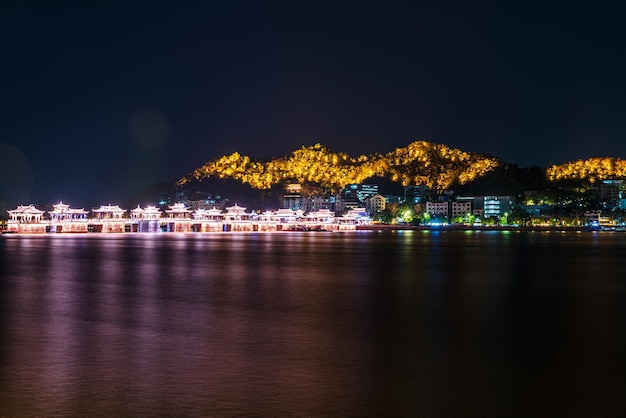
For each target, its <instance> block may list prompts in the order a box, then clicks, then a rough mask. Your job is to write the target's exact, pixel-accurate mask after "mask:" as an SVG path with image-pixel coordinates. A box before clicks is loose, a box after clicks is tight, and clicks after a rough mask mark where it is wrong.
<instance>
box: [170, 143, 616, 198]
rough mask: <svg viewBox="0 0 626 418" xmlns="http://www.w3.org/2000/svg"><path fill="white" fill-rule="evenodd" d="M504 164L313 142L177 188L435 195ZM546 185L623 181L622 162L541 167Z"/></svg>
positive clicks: (417, 148)
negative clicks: (220, 182)
mask: <svg viewBox="0 0 626 418" xmlns="http://www.w3.org/2000/svg"><path fill="white" fill-rule="evenodd" d="M508 166H510V165H509V164H507V163H506V162H505V161H503V160H501V159H499V158H496V157H493V156H490V155H485V154H478V153H473V152H466V151H462V150H460V149H456V148H450V147H448V146H447V145H444V144H438V143H432V142H427V141H415V142H412V143H410V144H409V145H407V146H406V147H403V148H396V149H395V150H393V151H391V152H388V153H385V154H378V153H376V154H370V155H360V156H359V157H352V156H350V155H348V154H347V153H343V152H337V153H336V152H333V151H332V150H330V148H328V147H326V146H324V145H321V144H315V145H312V146H308V147H305V146H302V147H301V148H299V149H296V150H295V151H293V152H291V153H290V154H287V155H286V156H284V157H281V158H274V159H271V160H269V161H261V160H255V159H253V158H250V157H249V156H246V155H241V154H239V153H238V152H235V153H233V154H230V155H225V156H222V157H220V158H216V159H213V160H210V161H208V162H207V163H205V164H204V165H203V166H201V167H199V168H197V169H195V170H194V171H193V172H192V173H190V174H189V175H188V176H185V177H183V178H182V179H180V180H179V181H178V182H177V184H178V185H179V186H182V185H185V184H187V183H189V182H193V181H202V180H204V179H207V178H214V179H233V180H235V181H237V182H240V183H242V184H245V185H249V186H250V187H251V188H253V189H260V190H265V189H270V188H272V187H274V186H277V185H281V184H285V183H288V182H298V183H302V184H311V185H317V186H320V187H321V188H323V189H326V190H329V191H330V190H335V191H336V190H340V189H342V188H343V187H344V186H346V185H348V184H358V183H362V182H363V181H365V180H367V179H369V178H373V177H376V178H385V179H388V180H390V181H392V182H395V183H398V184H401V185H403V186H406V185H411V184H420V185H427V186H429V187H430V188H431V189H435V190H438V191H441V190H445V189H447V188H450V187H451V186H453V185H466V184H468V183H471V182H473V181H475V180H478V179H481V178H483V177H484V176H486V175H488V174H489V175H490V176H493V175H496V176H497V175H498V174H497V173H498V172H500V171H501V170H503V169H504V168H505V167H508ZM542 170H543V172H544V173H545V180H546V181H547V182H555V181H561V180H584V181H592V182H593V181H597V180H603V179H607V178H616V177H626V160H622V159H620V158H610V157H606V158H590V159H587V160H577V161H571V162H566V163H564V164H558V165H550V166H549V167H547V168H544V169H542Z"/></svg>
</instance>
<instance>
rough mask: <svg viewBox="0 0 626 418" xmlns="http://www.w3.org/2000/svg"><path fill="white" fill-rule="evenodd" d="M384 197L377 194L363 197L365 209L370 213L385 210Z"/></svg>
mask: <svg viewBox="0 0 626 418" xmlns="http://www.w3.org/2000/svg"><path fill="white" fill-rule="evenodd" d="M385 203H386V202H385V198H384V197H383V196H381V195H379V194H377V195H374V196H372V197H368V198H367V199H365V209H367V211H368V212H369V213H371V214H375V213H378V212H382V211H383V210H385Z"/></svg>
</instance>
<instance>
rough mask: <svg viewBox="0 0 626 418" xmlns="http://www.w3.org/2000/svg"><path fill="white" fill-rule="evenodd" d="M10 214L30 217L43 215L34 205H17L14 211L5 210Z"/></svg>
mask: <svg viewBox="0 0 626 418" xmlns="http://www.w3.org/2000/svg"><path fill="white" fill-rule="evenodd" d="M7 212H9V213H10V214H15V215H19V214H30V215H41V214H42V213H44V211H43V210H39V209H37V208H36V207H35V206H34V205H19V206H18V207H17V208H16V209H13V210H7Z"/></svg>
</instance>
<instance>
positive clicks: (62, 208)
mask: <svg viewBox="0 0 626 418" xmlns="http://www.w3.org/2000/svg"><path fill="white" fill-rule="evenodd" d="M52 207H53V208H54V210H53V211H52V212H54V213H61V212H63V211H66V210H68V209H69V208H70V205H66V204H65V203H63V202H59V203H57V204H56V205H52ZM52 212H50V213H52Z"/></svg>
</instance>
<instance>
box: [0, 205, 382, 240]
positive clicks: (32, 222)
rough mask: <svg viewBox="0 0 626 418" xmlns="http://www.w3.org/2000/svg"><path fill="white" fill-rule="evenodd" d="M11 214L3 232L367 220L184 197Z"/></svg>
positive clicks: (268, 226)
mask: <svg viewBox="0 0 626 418" xmlns="http://www.w3.org/2000/svg"><path fill="white" fill-rule="evenodd" d="M8 213H9V216H10V220H9V222H8V225H7V231H6V232H13V233H37V234H44V233H46V232H57V233H58V232H85V233H87V232H96V233H124V232H126V233H135V232H161V231H163V232H183V233H189V232H227V231H240V232H255V231H259V232H262V231H265V232H272V231H309V230H326V231H348V230H355V229H356V226H357V225H364V224H368V223H370V222H371V219H370V218H369V216H368V215H367V213H366V212H365V209H364V208H355V209H352V210H350V211H349V212H348V213H346V214H345V215H344V216H342V217H335V214H334V213H333V212H331V211H330V210H329V209H320V210H317V211H310V212H309V213H307V214H306V215H305V214H304V211H303V210H292V209H287V208H282V209H278V210H275V211H265V212H263V213H261V214H257V213H256V212H254V211H252V212H247V211H246V208H245V207H242V206H239V205H233V206H230V207H227V208H226V210H225V211H222V210H219V209H197V210H195V211H191V210H190V209H189V208H188V207H186V206H185V205H184V204H183V203H175V204H173V205H170V207H169V209H167V210H166V211H165V214H164V213H163V212H162V211H161V210H159V209H158V208H157V207H155V206H148V207H146V208H142V207H141V206H137V207H136V208H135V209H132V210H130V213H129V215H128V216H127V215H126V214H127V213H128V212H127V211H126V210H125V209H122V208H120V207H119V206H113V205H105V206H100V207H99V208H97V209H93V210H92V213H93V216H92V217H91V218H88V217H87V213H88V212H86V211H84V210H83V209H76V210H72V209H70V208H69V206H68V205H65V204H63V203H59V204H58V205H54V210H52V211H50V212H49V213H50V215H49V216H50V220H45V219H44V217H43V215H44V211H42V210H39V209H37V208H35V207H34V206H32V205H30V206H19V207H18V208H17V209H15V210H10V211H8Z"/></svg>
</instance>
